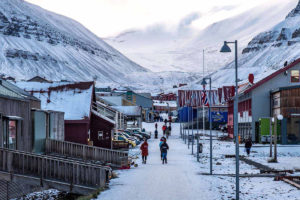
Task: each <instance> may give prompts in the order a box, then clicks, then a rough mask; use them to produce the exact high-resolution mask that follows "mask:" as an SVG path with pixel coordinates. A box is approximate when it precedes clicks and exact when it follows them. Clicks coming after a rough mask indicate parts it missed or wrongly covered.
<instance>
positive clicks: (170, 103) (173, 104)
mask: <svg viewBox="0 0 300 200" xmlns="http://www.w3.org/2000/svg"><path fill="white" fill-rule="evenodd" d="M153 106H164V107H168V106H169V107H172V108H176V107H177V102H176V101H159V100H153Z"/></svg>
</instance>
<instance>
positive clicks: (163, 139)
mask: <svg viewBox="0 0 300 200" xmlns="http://www.w3.org/2000/svg"><path fill="white" fill-rule="evenodd" d="M164 141H166V138H165V137H164V136H162V137H161V138H160V142H159V149H160V159H161V160H162V152H161V148H160V147H161V145H162V144H163V143H164Z"/></svg>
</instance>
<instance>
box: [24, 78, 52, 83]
mask: <svg viewBox="0 0 300 200" xmlns="http://www.w3.org/2000/svg"><path fill="white" fill-rule="evenodd" d="M27 81H28V82H43V83H52V81H49V80H47V79H46V78H43V77H40V76H35V77H33V78H31V79H29V80H27Z"/></svg>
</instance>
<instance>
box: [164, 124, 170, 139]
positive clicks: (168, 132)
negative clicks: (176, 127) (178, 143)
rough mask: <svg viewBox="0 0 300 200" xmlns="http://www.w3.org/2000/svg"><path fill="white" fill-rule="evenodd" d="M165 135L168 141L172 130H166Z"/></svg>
mask: <svg viewBox="0 0 300 200" xmlns="http://www.w3.org/2000/svg"><path fill="white" fill-rule="evenodd" d="M166 127H167V126H166ZM165 133H166V136H167V139H168V138H169V136H170V129H169V127H167V128H166V131H165Z"/></svg>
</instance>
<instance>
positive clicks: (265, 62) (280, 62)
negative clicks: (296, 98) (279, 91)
mask: <svg viewBox="0 0 300 200" xmlns="http://www.w3.org/2000/svg"><path fill="white" fill-rule="evenodd" d="M286 15H287V16H286V18H285V19H284V20H283V21H281V22H280V23H278V24H277V25H275V26H274V27H273V28H271V29H269V30H267V31H264V32H262V33H259V34H258V35H256V36H255V37H254V38H253V39H252V40H251V41H250V42H249V43H248V45H247V47H246V48H244V49H243V50H242V55H241V56H240V59H239V79H241V80H245V79H247V77H248V74H249V73H253V74H254V75H255V81H258V80H260V79H262V78H264V77H265V76H267V75H269V74H271V73H273V72H274V71H276V70H278V69H280V68H282V67H283V66H284V63H285V62H287V63H291V62H293V61H294V60H296V59H297V58H299V57H300V50H299V49H300V1H299V3H298V5H297V6H296V7H294V9H293V10H292V11H290V12H289V13H287V14H286ZM233 74H234V63H230V64H228V65H227V66H225V67H224V68H222V69H220V70H218V71H217V72H215V73H213V76H212V77H213V79H214V80H215V83H216V85H221V84H224V83H225V84H226V83H228V84H230V83H233V80H232V75H233Z"/></svg>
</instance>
